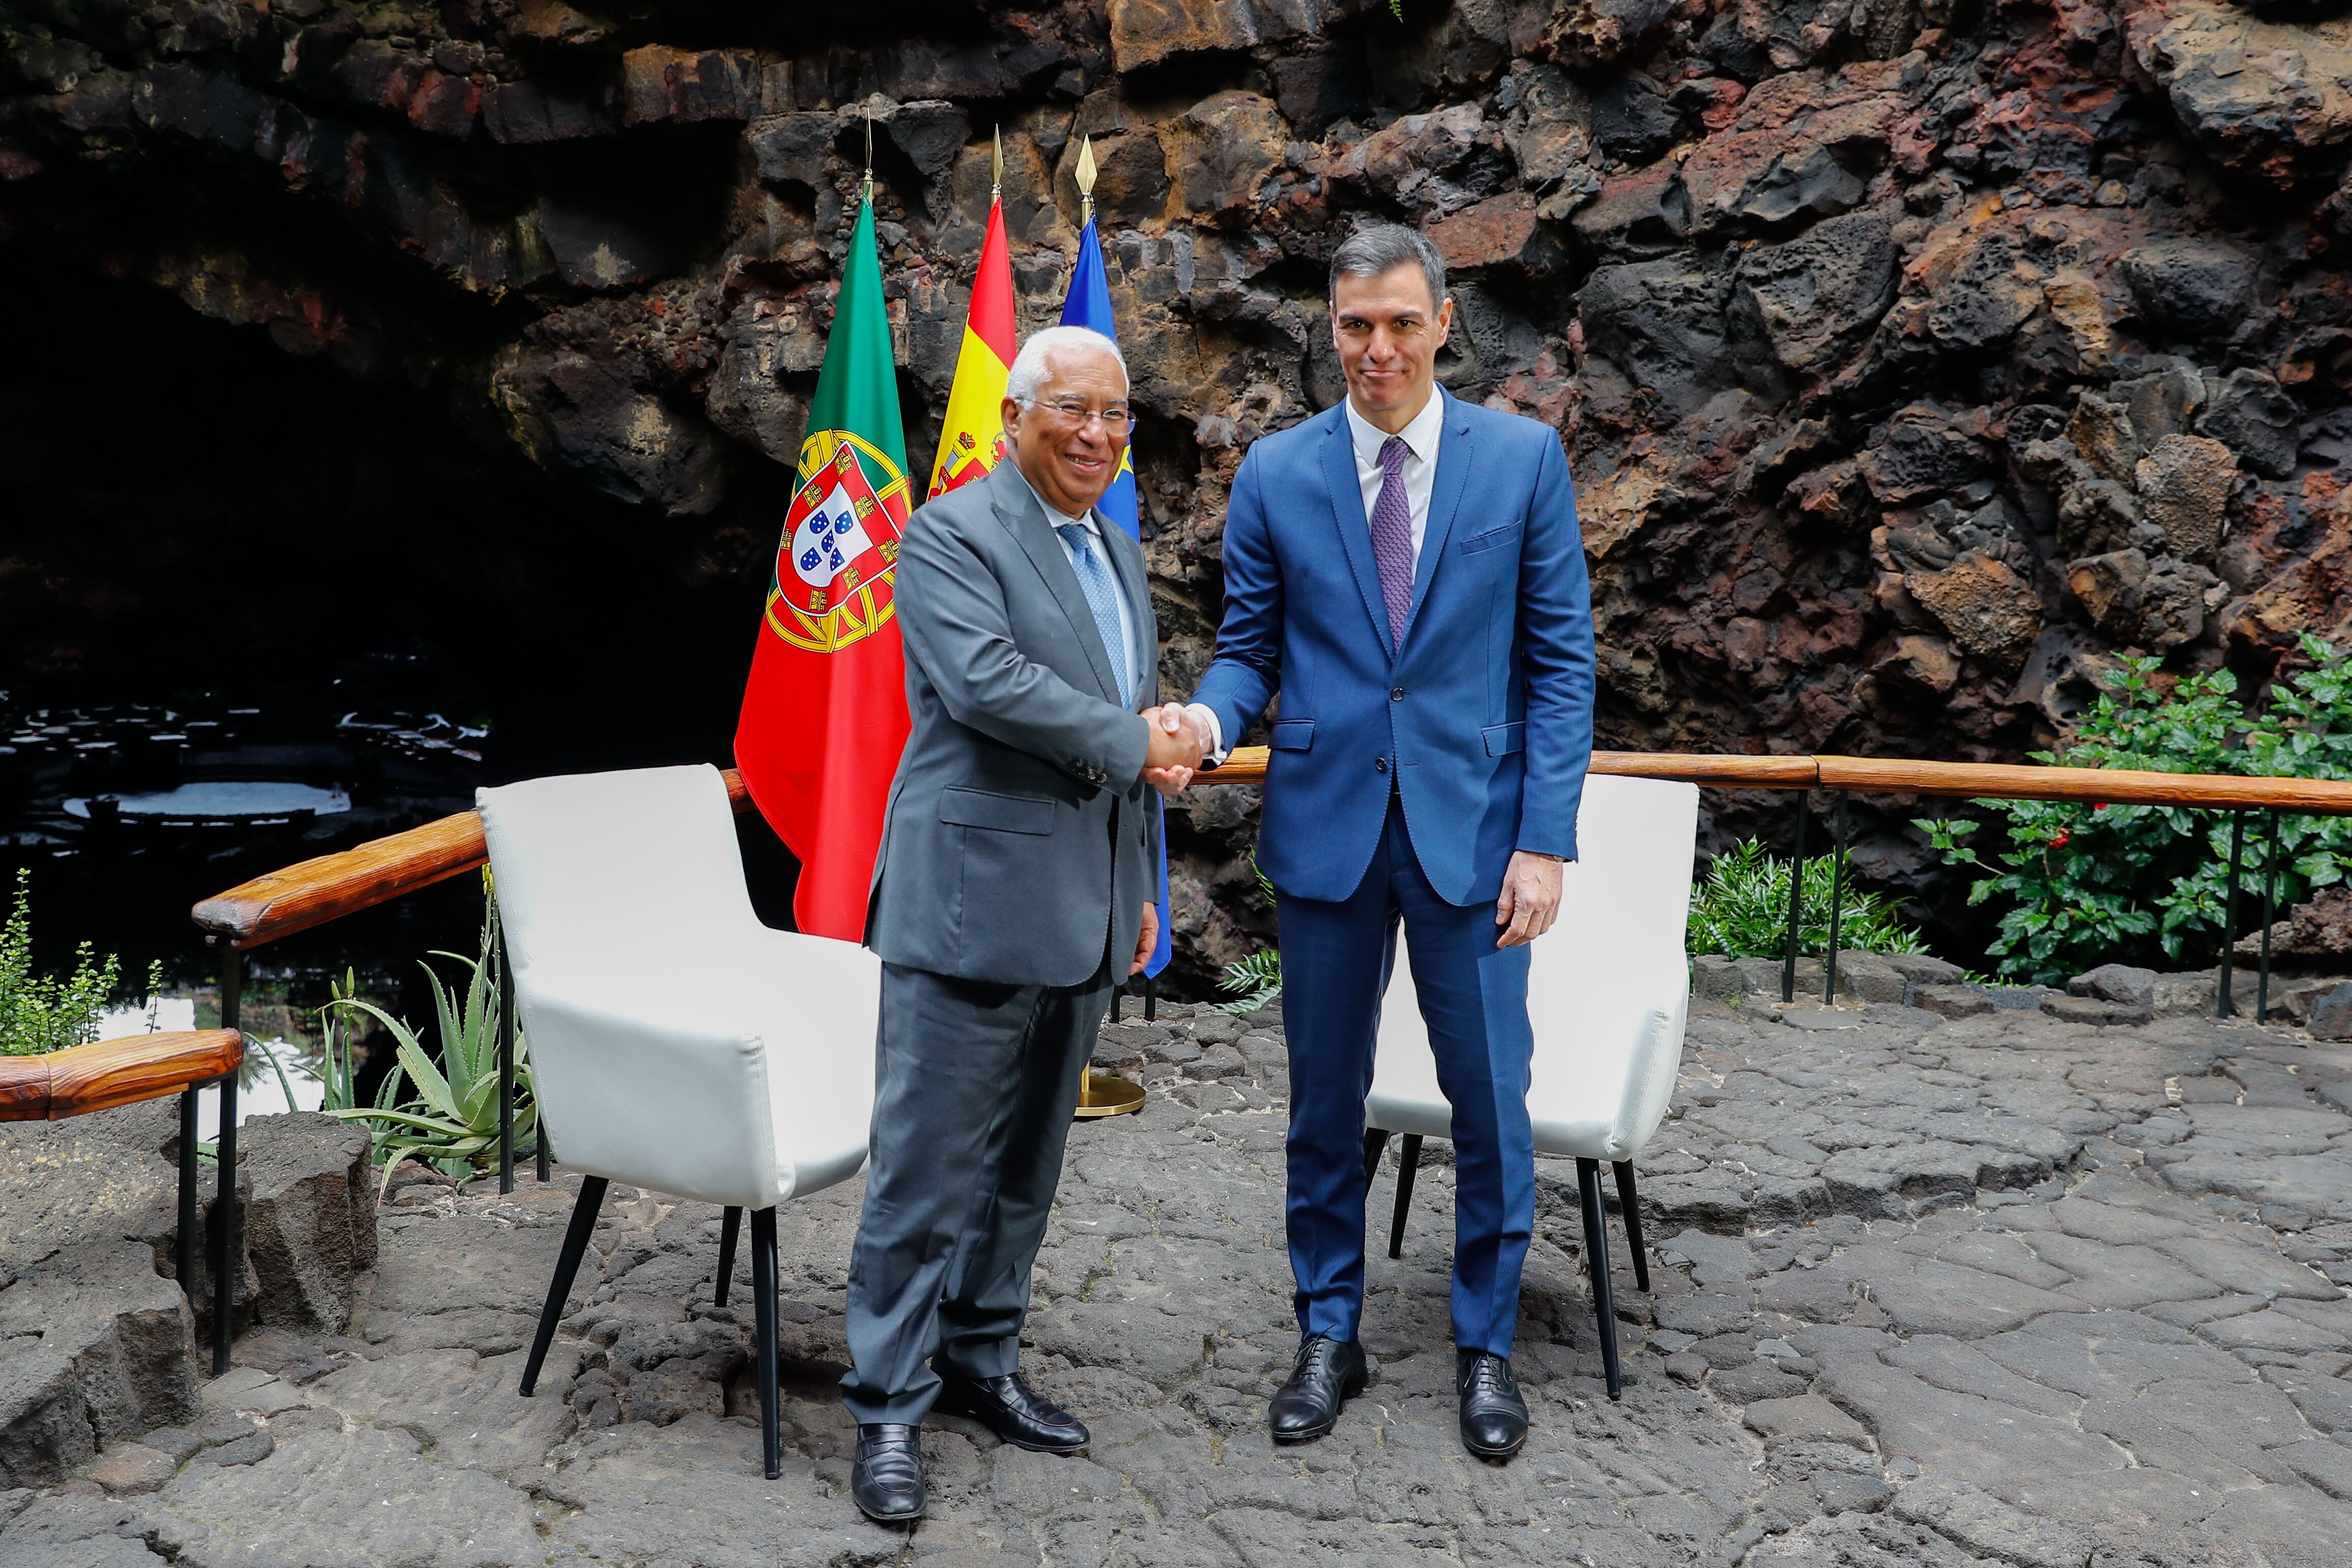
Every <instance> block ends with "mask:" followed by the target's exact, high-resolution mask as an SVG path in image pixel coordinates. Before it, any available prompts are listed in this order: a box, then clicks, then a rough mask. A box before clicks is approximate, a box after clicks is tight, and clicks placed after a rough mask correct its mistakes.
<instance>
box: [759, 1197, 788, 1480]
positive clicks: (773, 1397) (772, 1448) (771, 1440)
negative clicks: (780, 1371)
mask: <svg viewBox="0 0 2352 1568" xmlns="http://www.w3.org/2000/svg"><path fill="white" fill-rule="evenodd" d="M751 1294H752V1295H753V1296H754V1297H755V1298H757V1299H756V1300H754V1301H753V1302H752V1315H753V1317H755V1318H756V1319H757V1320H758V1322H759V1334H760V1456H761V1458H762V1459H764V1460H765V1461H766V1463H767V1467H768V1479H770V1480H774V1479H776V1478H777V1477H778V1476H781V1475H782V1474H783V1473H784V1436H783V1429H782V1426H781V1413H780V1412H779V1411H778V1409H777V1394H776V1211H775V1210H774V1209H772V1208H764V1209H753V1210H752V1211H751Z"/></svg>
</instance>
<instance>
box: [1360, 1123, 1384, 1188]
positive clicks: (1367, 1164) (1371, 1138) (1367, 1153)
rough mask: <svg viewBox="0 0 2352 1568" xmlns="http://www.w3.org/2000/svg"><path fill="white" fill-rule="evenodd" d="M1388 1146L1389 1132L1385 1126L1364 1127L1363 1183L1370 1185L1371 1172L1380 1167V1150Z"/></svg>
mask: <svg viewBox="0 0 2352 1568" xmlns="http://www.w3.org/2000/svg"><path fill="white" fill-rule="evenodd" d="M1388 1146H1389V1134H1388V1129H1387V1128H1385V1127H1367V1128H1365V1129H1364V1184H1365V1185H1366V1186H1370V1185H1371V1184H1372V1176H1373V1174H1374V1173H1376V1172H1378V1171H1379V1170H1380V1168H1381V1150H1383V1149H1385V1148H1387V1147H1388Z"/></svg>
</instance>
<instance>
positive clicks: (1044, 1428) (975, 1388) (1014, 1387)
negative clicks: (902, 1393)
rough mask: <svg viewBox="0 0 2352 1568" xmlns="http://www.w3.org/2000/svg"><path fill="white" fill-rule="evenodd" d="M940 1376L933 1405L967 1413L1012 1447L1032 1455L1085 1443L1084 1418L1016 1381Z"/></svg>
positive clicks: (1013, 1377)
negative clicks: (1082, 1419) (935, 1402)
mask: <svg viewBox="0 0 2352 1568" xmlns="http://www.w3.org/2000/svg"><path fill="white" fill-rule="evenodd" d="M934 1408H936V1409H940V1410H944V1411H946V1412H947V1413H948V1414H949V1415H969V1416H971V1418H972V1419H973V1420H975V1421H977V1422H979V1423H980V1424H981V1425H982V1426H985V1427H987V1428H988V1429H989V1430H990V1431H992V1432H993V1433H995V1434H996V1435H997V1436H1000V1437H1002V1438H1003V1439H1004V1440H1005V1441H1006V1442H1008V1443H1010V1444H1012V1445H1013V1447H1016V1448H1026V1449H1028V1450H1029V1451H1030V1452H1032V1453H1036V1454H1075V1453H1076V1452H1077V1451H1078V1450H1079V1449H1081V1448H1083V1447H1086V1446H1087V1428H1086V1425H1085V1423H1083V1422H1081V1421H1080V1420H1079V1419H1078V1418H1077V1417H1076V1416H1075V1415H1071V1414H1070V1413H1069V1412H1068V1411H1066V1410H1065V1409H1063V1408H1062V1407H1061V1406H1060V1405H1056V1404H1055V1403H1054V1402H1053V1401H1052V1400H1050V1399H1047V1398H1045V1397H1044V1396H1043V1395H1041V1394H1038V1393H1037V1392H1036V1391H1035V1390H1034V1389H1033V1388H1031V1387H1030V1386H1029V1385H1028V1384H1025V1383H1024V1382H1022V1381H1021V1374H1020V1373H1017V1372H1016V1373H1008V1374H1006V1375H1005V1376H1003V1377H959V1376H957V1375H955V1374H954V1373H940V1397H939V1402H938V1404H937V1405H935V1406H934Z"/></svg>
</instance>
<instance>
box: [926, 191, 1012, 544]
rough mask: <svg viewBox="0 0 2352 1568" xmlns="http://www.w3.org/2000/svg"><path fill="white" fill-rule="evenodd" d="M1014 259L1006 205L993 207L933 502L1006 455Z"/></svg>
mask: <svg viewBox="0 0 2352 1568" xmlns="http://www.w3.org/2000/svg"><path fill="white" fill-rule="evenodd" d="M1015 333H1016V329H1015V327H1014V325H1013V260H1012V257H1011V255H1010V253H1009V252H1008V250H1007V248H1006V247H1005V243H1004V203H1003V201H1002V200H992V201H991V202H990V203H989V205H988V237H987V238H986V239H984V240H982V242H981V247H980V275H979V276H978V277H976V278H974V279H972V284H971V312H970V314H968V315H967V316H966V317H965V318H964V324H963V349H962V352H961V353H958V354H957V355H956V369H955V384H954V386H953V387H952V388H950V391H949V393H948V416H947V423H946V424H945V425H944V426H942V427H941V428H940V455H939V458H938V459H937V460H936V461H934V462H933V463H932V464H931V488H930V489H929V492H928V493H927V494H926V495H925V496H924V497H923V499H924V500H932V499H934V498H935V497H939V496H943V495H945V494H947V493H948V491H950V490H951V489H955V488H956V487H957V486H959V485H968V484H970V483H971V481H972V480H974V479H978V478H980V476H981V475H982V474H984V473H986V472H988V470H989V469H991V468H994V467H996V465H997V463H998V462H999V461H1001V460H1002V459H1003V457H1004V409H1003V403H1004V382H1005V378H1006V376H1007V375H1008V374H1010V373H1011V372H1012V369H1013V339H1014V336H1015Z"/></svg>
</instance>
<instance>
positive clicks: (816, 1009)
mask: <svg viewBox="0 0 2352 1568" xmlns="http://www.w3.org/2000/svg"><path fill="white" fill-rule="evenodd" d="M478 800H479V805H480V809H481V814H482V820H483V825H484V827H485V829H486V832H487V836H488V840H489V850H490V868H491V870H492V872H493V874H494V875H495V876H496V878H497V879H498V889H499V911H500V914H501V916H502V918H503V921H504V926H505V932H506V945H507V952H508V958H509V963H510V965H511V967H512V971H513V975H514V984H515V994H516V995H517V997H518V999H519V1011H520V1021H521V1024H522V1026H523V1028H524V1029H525V1031H526V1032H527V1037H528V1038H529V1039H530V1069H531V1085H532V1090H533V1092H534V1093H535V1094H536V1095H537V1096H538V1100H539V1110H540V1118H541V1120H540V1126H541V1129H542V1130H548V1129H551V1130H552V1131H554V1133H555V1134H556V1135H557V1136H560V1137H561V1138H562V1156H563V1163H565V1164H566V1165H569V1166H572V1168H574V1169H575V1170H579V1171H583V1172H585V1173H588V1174H587V1177H586V1179H585V1180H584V1181H583V1182H582V1184H581V1187H580V1199H579V1202H578V1204H577V1205H575V1206H574V1207H573V1209H572V1223H571V1226H570V1228H569V1230H568V1231H567V1232H566V1233H565V1236H564V1239H563V1250H562V1255H561V1257H560V1258H559V1260H558V1261H557V1263H556V1267H555V1278H554V1279H553V1280H552V1281H551V1282H550V1284H549V1286H548V1291H547V1305H546V1308H545V1310H543V1311H542V1312H541V1314H540V1321H539V1331H538V1333H537V1335H536V1336H535V1337H534V1339H533V1341H532V1343H531V1349H530V1361H529V1363H527V1364H526V1366H525V1367H524V1370H523V1377H522V1384H521V1391H522V1393H524V1394H530V1392H531V1391H532V1389H533V1388H534V1387H535V1386H536V1384H537V1383H538V1381H539V1371H540V1367H541V1363H543V1362H544V1361H545V1359H546V1356H547V1351H548V1346H549V1344H550V1343H551V1342H552V1341H553V1339H554V1337H555V1325H556V1322H557V1320H558V1319H560V1318H561V1317H562V1313H563V1306H564V1302H565V1300H567V1299H568V1298H569V1296H570V1294H571V1291H572V1278H573V1276H574V1275H575V1274H576V1273H577V1272H578V1270H579V1268H580V1259H581V1258H582V1256H583V1254H584V1253H585V1251H586V1250H587V1246H588V1240H589V1237H590V1235H591V1234H592V1233H593V1231H594V1229H595V1226H596V1214H597V1210H598V1209H599V1208H600V1207H601V1206H602V1205H603V1202H604V1191H605V1188H606V1186H607V1185H608V1184H610V1183H613V1182H616V1181H618V1182H625V1183H628V1184H631V1185H633V1186H639V1187H647V1188H651V1189H652V1190H654V1191H656V1192H661V1193H668V1194H675V1195H677V1196H679V1197H685V1198H696V1199H699V1200H701V1201H702V1202H705V1203H714V1204H720V1205H725V1207H726V1216H725V1219H724V1221H723V1222H722V1225H721V1227H720V1239H719V1278H718V1284H717V1286H716V1289H715V1290H714V1300H716V1301H717V1302H718V1303H719V1304H721V1305H724V1304H725V1302H726V1300H727V1286H728V1280H729V1277H730V1275H731V1274H732V1272H733V1269H734V1261H735V1260H734V1251H735V1240H736V1236H737V1231H738V1226H739V1224H740V1219H741V1215H742V1211H743V1210H745V1209H749V1210H751V1281H752V1295H753V1296H754V1298H755V1300H754V1301H753V1303H752V1306H753V1311H754V1316H755V1318H756V1320H757V1326H758V1339H759V1363H760V1379H761V1388H760V1414H761V1438H762V1444H763V1458H765V1461H766V1468H767V1473H768V1476H769V1478H770V1479H774V1478H775V1476H776V1475H777V1474H778V1473H779V1470H780V1468H781V1465H782V1441H781V1434H780V1431H779V1426H778V1415H777V1405H776V1399H777V1392H776V1205H778V1204H780V1203H783V1202H785V1201H786V1200H788V1199H791V1198H793V1197H796V1196H798V1195H800V1194H804V1193H813V1192H816V1191H818V1190H819V1189H821V1188H824V1187H828V1186H831V1185H832V1184H835V1183H836V1182H841V1181H845V1180H847V1179H848V1178H849V1177H851V1176H854V1175H856V1173H857V1172H858V1170H859V1168H860V1167H861V1166H863V1165H864V1164H865V1163H866V1136H867V1131H868V1123H869V1122H870V1121H871V1120H872V1116H873V1106H874V1052H873V1040H874V1021H875V1016H876V1007H877V1002H878V1000H879V996H880V989H881V968H880V964H879V962H878V961H877V959H876V958H875V957H874V955H873V954H871V953H869V952H866V950H865V949H863V948H861V947H858V946H856V945H855V944H853V943H850V942H833V941H828V940H826V939H824V938H822V937H812V936H797V935H793V934H792V933H790V932H786V931H772V930H770V929H769V928H768V927H766V926H763V925H761V923H760V921H759V918H758V917H757V916H756V915H755V914H754V913H753V912H752V910H751V895H750V893H749V892H748V891H747V890H746V889H745V887H744V884H743V867H742V860H741V857H740V852H739V851H738V849H737V847H736V841H735V820H734V812H733V810H732V808H731V807H730V805H729V803H728V799H727V786H726V784H724V783H723V782H722V781H721V780H720V778H719V772H718V770H717V769H715V768H710V767H684V768H648V769H644V770H640V771H635V772H629V773H583V774H576V775H572V776H570V777H562V778H546V779H533V780H531V781H530V782H529V783H526V784H509V785H506V786H504V787H502V788H499V789H486V790H483V791H481V792H480V795H479V796H478ZM544 1135H545V1131H542V1136H544Z"/></svg>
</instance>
